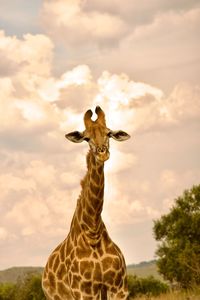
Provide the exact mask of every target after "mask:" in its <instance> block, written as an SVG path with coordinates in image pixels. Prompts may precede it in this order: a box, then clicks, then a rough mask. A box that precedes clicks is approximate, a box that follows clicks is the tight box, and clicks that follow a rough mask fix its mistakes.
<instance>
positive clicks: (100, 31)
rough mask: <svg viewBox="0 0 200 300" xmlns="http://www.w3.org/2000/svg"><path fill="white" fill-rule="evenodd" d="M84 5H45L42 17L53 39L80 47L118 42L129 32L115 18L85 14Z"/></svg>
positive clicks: (78, 1) (108, 15) (65, 3)
mask: <svg viewBox="0 0 200 300" xmlns="http://www.w3.org/2000/svg"><path fill="white" fill-rule="evenodd" d="M83 4H84V3H83V1H81V0H75V1H74V0H73V1H72V0H70V1H68V2H66V1H63V0H59V1H56V2H54V1H44V4H43V11H42V14H43V15H42V17H43V22H44V24H45V25H44V26H45V28H48V33H49V34H50V35H53V36H54V37H55V36H56V39H57V38H58V37H59V38H60V39H61V40H63V41H65V40H66V36H67V41H68V43H72V44H81V43H82V42H84V40H85V39H87V40H88V42H89V43H94V42H97V43H100V44H104V43H106V42H111V41H116V40H117V39H118V38H119V37H121V36H122V35H124V33H125V32H126V31H127V27H126V24H125V23H124V22H123V21H122V20H121V19H120V17H117V16H116V15H114V14H109V13H107V12H104V13H101V12H99V11H97V10H93V11H87V12H85V11H84V5H83ZM58 32H59V34H58V35H57V33H58Z"/></svg>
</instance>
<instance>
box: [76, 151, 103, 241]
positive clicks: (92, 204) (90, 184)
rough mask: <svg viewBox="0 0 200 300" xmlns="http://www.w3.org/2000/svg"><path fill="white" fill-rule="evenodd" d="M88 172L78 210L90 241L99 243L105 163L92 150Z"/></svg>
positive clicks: (88, 162)
mask: <svg viewBox="0 0 200 300" xmlns="http://www.w3.org/2000/svg"><path fill="white" fill-rule="evenodd" d="M87 169H88V170H87V173H86V175H85V177H84V179H83V180H82V182H81V185H82V192H81V196H80V198H79V203H78V207H77V209H78V211H79V213H78V214H79V216H80V218H79V220H80V221H79V222H80V224H81V228H82V229H83V230H84V233H85V235H86V237H87V239H88V241H89V242H90V244H96V243H98V241H99V239H100V238H101V232H102V229H103V226H104V224H103V221H102V219H101V212H102V209H103V199H104V163H98V162H96V160H95V157H94V154H93V153H92V151H91V150H90V151H89V153H88V155H87Z"/></svg>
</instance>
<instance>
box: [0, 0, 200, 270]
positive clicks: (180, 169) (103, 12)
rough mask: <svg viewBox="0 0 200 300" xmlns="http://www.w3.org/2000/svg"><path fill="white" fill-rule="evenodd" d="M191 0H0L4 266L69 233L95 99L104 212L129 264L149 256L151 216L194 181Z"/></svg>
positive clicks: (196, 90) (194, 5)
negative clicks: (104, 140)
mask: <svg viewBox="0 0 200 300" xmlns="http://www.w3.org/2000/svg"><path fill="white" fill-rule="evenodd" d="M199 36H200V3H199V1H197V0H174V1H168V0H162V1H161V0H149V1H144V0H141V1H136V0H125V1H120V0H113V1H107V0H93V1H89V0H67V1H66V0H57V1H53V0H48V1H47V0H43V1H41V0H35V1H25V0H12V1H11V0H8V1H1V2H0V112H1V113H0V190H1V193H0V249H1V255H0V269H5V268H9V267H12V266H28V265H31V266H44V265H45V263H46V261H47V258H48V256H49V254H50V253H51V251H52V250H53V249H54V248H55V247H56V246H57V245H58V244H59V243H60V242H61V241H62V240H63V239H64V238H65V237H66V236H67V234H68V231H69V226H70V222H71V219H72V216H73V212H74V210H75V207H76V200H77V198H78V196H79V193H80V180H81V179H82V177H83V176H84V174H85V172H86V162H85V157H86V154H87V151H88V145H87V143H83V144H73V143H70V142H69V141H67V140H66V139H65V137H64V136H65V134H66V133H69V132H70V131H74V130H83V129H84V126H83V114H84V113H85V111H86V110H87V109H89V108H91V109H92V110H93V111H94V108H95V106H96V105H100V106H101V108H102V109H103V110H104V111H105V114H106V120H107V126H108V127H109V128H111V129H112V130H119V129H121V130H124V131H126V132H127V133H129V134H130V135H131V139H130V140H127V141H126V142H123V143H118V142H116V141H114V140H113V141H111V145H110V152H111V157H110V159H109V161H107V162H106V163H105V200H104V209H103V213H102V217H103V220H104V222H105V224H106V227H107V229H108V232H109V234H110V236H111V238H112V239H113V240H114V241H115V243H116V244H118V246H119V247H120V248H121V250H122V251H123V253H124V256H125V260H126V263H127V264H130V263H138V262H140V261H144V260H151V259H154V258H155V251H156V247H157V244H156V242H155V239H154V236H153V230H152V228H153V220H156V219H159V218H160V216H161V215H163V214H167V213H168V212H169V211H170V208H171V207H172V206H173V204H174V199H176V198H177V197H178V196H179V195H182V193H183V191H184V190H185V189H189V188H191V187H192V186H193V185H195V184H199V183H200V158H199V153H200V79H199V78H200V39H199Z"/></svg>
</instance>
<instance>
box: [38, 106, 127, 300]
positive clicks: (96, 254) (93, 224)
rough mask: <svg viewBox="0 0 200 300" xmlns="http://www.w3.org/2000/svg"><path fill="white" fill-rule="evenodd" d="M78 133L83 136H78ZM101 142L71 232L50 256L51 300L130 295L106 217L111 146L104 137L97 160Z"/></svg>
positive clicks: (91, 156)
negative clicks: (106, 170)
mask: <svg viewBox="0 0 200 300" xmlns="http://www.w3.org/2000/svg"><path fill="white" fill-rule="evenodd" d="M99 109H100V108H99ZM96 110H97V111H98V109H96ZM99 112H102V111H99ZM87 113H88V112H87ZM87 113H86V114H87ZM99 115H100V114H99ZM85 116H86V115H85ZM100 116H101V115H100ZM92 122H93V121H92ZM85 123H86V125H87V122H86V121H85ZM93 123H95V122H93ZM96 123H97V122H96ZM90 124H91V123H90ZM103 124H104V123H103ZM93 125H98V126H96V128H95V126H93V129H94V128H95V129H94V130H93V129H92V130H93V131H95V136H96V137H98V139H99V137H100V136H101V137H102V136H104V135H105V134H104V133H103V134H102V132H104V131H105V128H104V127H105V126H102V124H101V122H100V124H93ZM99 128H100V131H99ZM86 129H87V126H86ZM106 129H107V128H106ZM88 131H89V130H88ZM100 132H101V134H100ZM93 133H94V132H93ZM75 135H76V138H78V139H80V138H81V137H80V136H78V134H77V132H75ZM70 138H71V136H70ZM90 138H91V135H90ZM87 139H88V137H87ZM100 140H101V139H100ZM95 143H96V142H95ZM95 143H93V145H90V150H89V153H88V155H87V173H86V175H85V177H84V179H83V180H82V182H81V186H82V190H81V194H80V196H79V198H78V201H77V206H76V210H75V213H74V216H73V219H72V223H71V227H70V232H69V234H68V236H67V238H66V239H65V240H64V241H63V242H62V243H61V244H60V245H59V246H58V247H57V248H56V249H55V250H54V251H53V252H52V254H51V255H50V257H49V259H48V262H47V264H46V267H45V270H44V273H43V280H42V285H43V290H44V292H45V295H46V297H47V299H48V300H103V299H104V300H106V299H110V300H125V299H127V297H128V291H127V282H126V265H125V261H124V257H123V254H122V253H121V251H120V249H119V248H118V247H117V245H116V244H115V243H113V241H112V240H111V238H110V237H109V235H108V232H107V230H106V227H105V225H104V223H103V221H102V218H101V212H102V208H103V199H104V161H105V160H107V159H108V158H109V152H108V146H109V145H108V141H107V139H106V140H105V139H103V145H100V146H98V147H100V149H101V151H99V153H100V154H99V155H100V159H96V156H95V153H97V152H98V151H96V148H95V151H94V144H95ZM103 146H104V147H103ZM105 147H106V148H105ZM102 149H104V151H102Z"/></svg>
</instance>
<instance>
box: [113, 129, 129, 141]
mask: <svg viewBox="0 0 200 300" xmlns="http://www.w3.org/2000/svg"><path fill="white" fill-rule="evenodd" d="M109 137H112V138H113V139H115V140H116V141H119V142H122V141H126V140H128V139H130V135H129V134H128V133H126V132H125V131H122V130H118V131H110V132H109Z"/></svg>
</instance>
